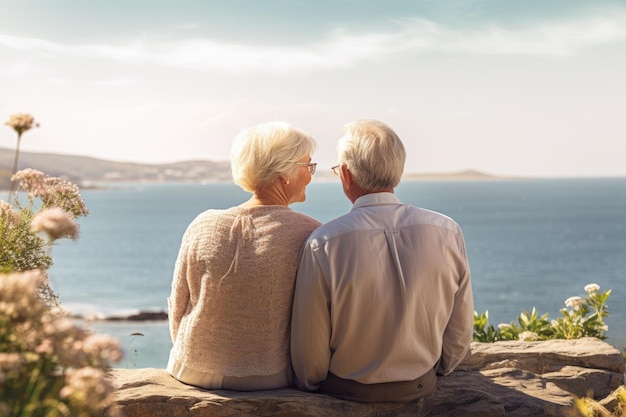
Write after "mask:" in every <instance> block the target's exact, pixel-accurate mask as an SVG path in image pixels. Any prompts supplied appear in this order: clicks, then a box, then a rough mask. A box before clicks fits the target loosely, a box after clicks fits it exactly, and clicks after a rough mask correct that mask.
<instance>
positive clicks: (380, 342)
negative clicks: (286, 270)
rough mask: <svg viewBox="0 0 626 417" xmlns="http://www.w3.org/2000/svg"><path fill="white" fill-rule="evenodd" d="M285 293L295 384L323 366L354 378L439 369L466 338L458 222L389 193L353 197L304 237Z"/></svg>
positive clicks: (315, 381)
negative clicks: (290, 289)
mask: <svg viewBox="0 0 626 417" xmlns="http://www.w3.org/2000/svg"><path fill="white" fill-rule="evenodd" d="M295 297H296V298H295V301H294V312H293V323H292V360H293V365H294V369H295V372H296V377H297V379H298V382H299V384H300V386H301V387H302V388H304V389H309V390H314V389H317V388H318V386H319V383H320V382H322V381H324V380H325V379H326V378H327V375H329V373H332V374H333V375H335V376H337V377H339V378H342V379H347V380H352V381H357V382H359V383H361V384H378V383H388V382H396V381H411V380H415V379H416V378H418V377H420V376H422V375H424V374H425V373H427V372H429V371H431V370H432V369H433V367H434V366H435V365H436V363H437V362H438V360H439V359H440V358H441V359H442V362H441V363H440V365H439V367H440V370H441V372H442V373H448V372H451V371H452V370H453V369H454V367H456V366H457V365H458V363H459V362H460V361H461V360H462V359H463V357H464V356H465V354H466V353H467V349H468V348H469V342H470V341H471V334H472V333H471V332H472V324H473V321H472V320H473V303H472V293H471V285H470V271H469V265H468V262H467V255H466V252H465V243H464V240H463V234H462V232H461V229H460V227H459V226H458V225H457V224H456V223H455V222H454V221H453V220H452V219H450V218H448V217H446V216H443V215H441V214H439V213H435V212H432V211H428V210H423V209H419V208H416V207H412V206H409V205H404V204H402V203H401V202H400V200H398V199H397V198H396V197H395V196H394V195H393V194H392V193H373V194H368V195H365V196H363V197H360V198H359V199H358V200H356V201H355V204H354V207H353V209H352V211H351V212H349V213H348V214H346V215H344V216H342V217H340V218H338V219H336V220H334V221H332V222H330V223H328V224H326V225H324V226H322V227H320V228H319V229H317V230H316V231H315V232H314V233H313V234H312V235H311V237H310V238H309V240H308V242H307V244H306V245H305V248H304V252H303V254H302V258H301V263H300V267H299V269H298V279H297V283H296V296H295ZM442 352H443V356H442Z"/></svg>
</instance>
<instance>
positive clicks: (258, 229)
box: [168, 206, 320, 377]
mask: <svg viewBox="0 0 626 417" xmlns="http://www.w3.org/2000/svg"><path fill="white" fill-rule="evenodd" d="M319 225H320V222H318V221H317V220H315V219H313V218H311V217H308V216H306V215H304V214H301V213H297V212H295V211H293V210H291V209H290V208H288V207H283V206H258V207H252V208H241V207H232V208H230V209H226V210H208V211H205V212H204V213H202V214H200V215H199V216H198V217H197V218H196V219H195V220H194V221H193V222H192V223H191V224H190V225H189V227H188V228H187V230H186V232H185V234H184V236H183V239H182V244H181V247H180V251H179V254H178V259H177V261H176V266H175V270H174V278H173V280H172V292H171V294H170V297H168V308H169V325H170V334H171V337H172V342H173V348H172V352H171V353H172V355H173V356H174V357H175V358H176V360H177V361H178V362H180V363H182V364H183V365H184V366H186V367H188V368H192V369H194V370H197V371H202V372H208V373H212V374H219V375H224V376H237V377H244V376H253V375H272V374H275V373H278V372H281V371H282V370H284V369H286V368H287V367H289V366H290V365H291V361H290V354H289V343H290V334H289V326H290V320H291V307H292V300H293V293H294V286H295V278H296V270H297V266H298V260H299V255H300V251H301V248H302V246H303V244H304V242H305V241H306V239H307V237H308V236H309V235H310V234H311V232H312V231H313V230H315V229H316V228H317V227H318V226H319Z"/></svg>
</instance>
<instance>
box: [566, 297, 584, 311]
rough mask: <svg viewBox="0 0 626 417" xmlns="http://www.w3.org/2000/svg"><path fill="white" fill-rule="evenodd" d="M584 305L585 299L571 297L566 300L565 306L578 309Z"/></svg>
mask: <svg viewBox="0 0 626 417" xmlns="http://www.w3.org/2000/svg"><path fill="white" fill-rule="evenodd" d="M582 304H583V299H582V298H580V297H570V298H568V299H567V300H565V305H566V306H568V307H571V308H574V309H577V308H578V307H580V306H581V305H582Z"/></svg>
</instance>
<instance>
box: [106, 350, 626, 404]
mask: <svg viewBox="0 0 626 417" xmlns="http://www.w3.org/2000/svg"><path fill="white" fill-rule="evenodd" d="M110 378H111V379H112V381H113V383H114V384H115V386H116V387H117V400H118V404H119V406H120V409H121V412H122V414H123V415H124V414H125V415H126V416H127V417H187V416H194V417H204V416H212V417H226V416H228V417H232V416H285V417H286V416H290V417H291V416H315V417H317V416H319V417H322V416H324V417H326V416H346V417H352V416H354V417H356V416H359V417H361V416H372V417H374V416H376V417H387V416H389V417H391V416H393V417H404V416H411V417H415V416H438V417H445V416H455V417H458V416H467V417H470V416H472V417H478V416H480V417H500V416H533V417H534V416H562V415H564V412H566V411H567V410H568V409H570V408H571V404H572V401H573V399H574V397H576V396H593V397H594V398H595V399H597V400H602V399H606V400H605V403H608V402H610V394H611V392H612V391H614V390H615V389H616V388H618V387H619V386H620V385H622V384H624V360H623V358H622V356H621V353H620V352H619V351H618V350H617V349H616V348H615V347H613V346H611V345H609V344H607V343H604V342H602V341H600V340H597V339H591V338H586V339H578V340H553V341H545V342H498V343H474V344H472V354H471V356H469V357H468V358H466V360H465V361H464V362H463V363H462V364H461V366H460V367H459V368H458V369H457V370H456V371H455V372H453V373H452V374H451V375H449V376H447V377H439V379H438V383H437V392H436V393H435V394H433V395H431V396H429V397H427V398H423V399H421V400H418V401H414V402H410V403H386V404H383V403H378V404H361V403H355V402H350V401H343V400H340V399H337V398H334V397H330V396H326V395H322V394H312V393H305V392H301V391H298V390H296V389H281V390H273V391H258V392H236V391H225V390H215V391H207V390H202V389H198V388H194V387H191V386H187V385H184V384H182V383H180V382H178V381H177V380H175V379H174V378H172V377H171V376H169V374H167V372H166V371H165V370H163V369H153V368H148V369H113V370H112V371H111V373H110Z"/></svg>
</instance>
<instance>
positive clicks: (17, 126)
mask: <svg viewBox="0 0 626 417" xmlns="http://www.w3.org/2000/svg"><path fill="white" fill-rule="evenodd" d="M4 124H5V125H7V126H9V127H11V128H13V130H15V131H16V132H17V134H18V135H20V136H21V135H22V133H24V132H26V131H27V130H30V129H31V128H32V127H33V126H34V127H39V123H35V118H34V117H33V116H32V115H30V114H28V113H16V114H12V115H11V116H9V120H7V121H6V122H5V123H4Z"/></svg>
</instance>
